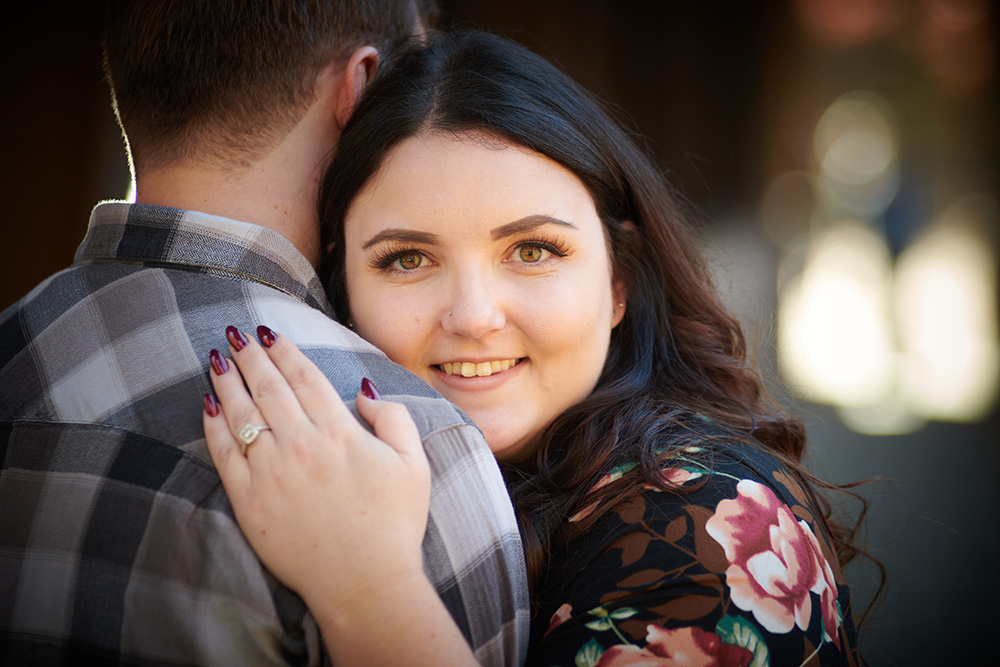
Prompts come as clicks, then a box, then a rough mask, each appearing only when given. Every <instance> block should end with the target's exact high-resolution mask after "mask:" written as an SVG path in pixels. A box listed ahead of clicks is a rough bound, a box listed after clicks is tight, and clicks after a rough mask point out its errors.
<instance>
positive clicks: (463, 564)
mask: <svg viewBox="0 0 1000 667" xmlns="http://www.w3.org/2000/svg"><path fill="white" fill-rule="evenodd" d="M331 314H332V313H331V309H330V305H329V303H328V302H327V299H326V296H325V295H324V292H323V289H322V287H321V285H320V282H319V280H318V278H317V276H316V274H315V272H314V271H313V269H312V267H311V266H310V265H309V263H308V262H307V261H306V260H305V258H303V257H302V256H301V255H300V254H299V253H298V251H297V250H296V249H295V248H294V247H293V246H292V245H291V243H289V242H288V241H287V240H286V239H284V238H283V237H282V236H280V235H278V234H276V233H275V232H273V231H271V230H269V229H266V228H264V227H259V226H255V225H248V224H245V223H241V222H236V221H233V220H227V219H224V218H218V217H214V216H209V215H205V214H201V213H194V212H190V211H180V210H175V209H168V208H159V207H153V206H145V205H138V204H133V205H129V204H124V203H105V204H101V205H99V206H97V208H95V209H94V213H93V216H92V218H91V222H90V229H89V231H88V233H87V237H86V239H85V240H84V242H83V244H82V245H81V246H80V249H79V251H78V252H77V256H76V261H75V262H74V264H73V266H72V267H71V268H69V269H67V270H65V271H63V272H61V273H58V274H56V275H54V276H52V277H51V278H49V279H48V280H46V281H45V282H43V283H42V284H40V285H39V286H38V287H37V288H35V289H34V290H33V291H32V292H31V293H30V294H28V295H27V296H26V297H25V298H24V299H22V300H21V301H20V302H18V303H17V304H15V305H13V306H11V307H10V308H9V309H7V310H6V311H4V312H3V314H2V315H0V462H2V464H3V465H2V468H0V663H2V664H17V665H23V664H45V665H49V664H56V663H60V662H62V663H76V662H80V661H81V660H82V658H84V657H88V656H89V657H91V658H96V659H98V660H101V659H104V660H108V661H112V662H115V663H119V664H141V665H164V664H170V665H188V664H202V665H255V664H285V663H291V664H317V663H328V662H329V659H328V657H327V655H326V651H325V649H324V648H323V646H322V641H321V638H320V634H319V631H318V629H317V626H316V624H315V622H314V621H313V619H312V617H311V616H310V615H309V614H308V610H307V609H306V608H305V605H304V604H303V602H302V600H301V599H300V598H299V597H298V596H296V595H295V594H294V593H292V592H291V591H290V590H288V589H287V588H284V587H283V586H281V585H280V584H278V583H277V582H276V581H275V580H274V578H273V577H272V576H271V575H270V574H269V573H268V572H267V571H266V570H265V569H264V568H263V566H262V565H261V563H260V561H258V560H257V558H256V556H255V555H254V553H253V550H252V549H251V548H250V546H249V544H248V543H247V541H246V539H245V538H244V537H243V535H242V533H241V532H240V530H239V527H238V526H237V524H236V521H235V519H234V517H233V512H232V509H231V507H230V505H229V502H228V500H227V498H226V495H225V493H224V491H223V488H222V485H221V482H220V481H219V477H218V475H217V474H216V472H215V469H214V467H213V466H212V463H211V460H210V458H209V455H208V450H207V449H206V447H205V441H204V434H203V432H202V426H201V400H202V395H203V394H205V393H207V392H209V391H211V385H210V383H209V380H208V373H207V370H206V369H207V363H206V362H207V359H208V353H209V350H211V349H212V348H218V349H228V348H227V347H226V345H227V342H226V338H225V333H224V329H225V327H226V325H229V324H232V325H235V326H237V327H239V328H240V329H241V330H244V331H253V330H254V328H255V326H256V325H257V324H267V325H268V326H270V327H271V328H273V329H275V330H277V331H279V332H281V333H283V334H285V335H286V336H288V337H289V338H290V339H292V340H293V341H295V342H296V343H297V344H298V345H299V346H300V347H301V348H302V349H303V350H304V351H305V352H306V354H307V355H308V356H309V357H310V358H311V359H312V360H313V361H314V362H316V363H317V365H318V366H319V367H320V368H321V369H323V371H324V372H325V373H326V374H327V376H328V377H329V378H330V379H331V380H332V381H333V383H334V385H335V386H336V388H337V390H338V391H339V392H340V394H341V395H342V396H345V397H353V396H355V395H356V392H357V389H358V386H359V384H360V381H361V379H362V377H369V378H371V379H372V380H374V381H375V383H376V384H377V385H378V387H379V388H380V389H381V390H382V393H383V395H384V396H385V397H386V398H391V399H392V400H397V401H401V402H403V403H405V404H406V405H407V407H408V408H409V410H410V413H411V414H412V415H413V417H414V419H415V420H416V422H417V426H418V427H419V429H420V432H421V434H422V435H423V440H424V444H425V447H426V449H427V452H428V455H429V458H430V461H431V469H432V475H433V489H432V495H431V510H430V523H429V527H428V530H427V536H426V539H425V542H424V554H425V566H426V570H427V573H428V575H429V576H430V578H431V580H432V581H433V582H434V584H435V585H436V587H437V590H438V592H439V594H440V595H441V597H442V599H443V600H444V602H445V604H446V605H447V607H448V609H449V611H450V612H451V614H452V616H453V617H454V618H455V621H456V622H457V623H458V626H459V627H460V628H461V630H462V632H463V633H464V634H465V636H466V638H467V639H468V640H469V642H470V643H471V645H472V646H473V648H474V650H475V651H476V656H477V657H478V658H479V660H480V661H481V662H483V663H484V664H491V665H501V664H515V663H518V662H520V661H521V660H523V656H524V654H525V651H526V642H527V636H528V635H527V624H528V611H527V585H526V583H525V574H524V563H523V554H522V552H521V548H520V547H521V545H520V538H519V536H518V533H517V527H516V523H515V521H514V516H513V511H512V509H511V506H510V501H509V499H508V497H507V494H506V490H505V488H504V485H503V482H502V479H501V477H500V474H499V470H498V469H497V465H496V462H495V460H494V459H493V456H492V455H491V453H490V451H489V449H488V448H487V447H486V445H485V443H484V442H483V440H482V436H481V435H480V434H479V433H478V431H477V430H476V429H475V427H474V426H472V425H471V424H470V423H469V421H468V420H467V418H465V417H464V416H463V415H462V414H461V413H460V412H459V411H458V410H457V409H456V408H455V407H454V406H452V405H451V404H450V403H448V402H446V401H445V400H444V399H442V398H440V396H438V395H437V394H435V393H434V392H433V390H431V389H430V388H429V387H428V386H427V385H426V384H424V383H423V382H422V381H420V380H419V379H417V378H416V377H414V376H413V375H411V374H409V373H407V372H406V371H405V370H404V369H402V368H401V367H399V366H397V365H395V364H393V363H392V362H390V361H389V360H388V359H387V358H386V357H385V356H384V355H383V354H382V353H381V352H379V351H378V350H376V349H375V348H373V347H372V346H371V345H369V344H367V343H366V342H364V341H362V340H361V339H359V338H358V337H357V336H355V335H354V334H353V333H351V332H349V331H347V330H346V329H344V328H343V327H342V326H340V325H339V324H337V323H335V322H334V321H333V320H332V319H331V318H330V316H331ZM348 400H350V399H348ZM351 406H352V407H353V403H351ZM319 511H322V510H319ZM326 511H333V512H335V511H337V508H335V507H331V508H326ZM336 566H337V564H336V563H331V564H330V567H336ZM386 576H387V578H391V576H392V573H386ZM385 634H386V637H387V638H390V639H391V637H392V634H393V633H392V628H391V627H387V628H385Z"/></svg>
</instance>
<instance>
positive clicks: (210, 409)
mask: <svg viewBox="0 0 1000 667" xmlns="http://www.w3.org/2000/svg"><path fill="white" fill-rule="evenodd" d="M205 412H207V413H208V416H209V417H215V416H216V415H218V414H219V402H218V401H217V400H215V396H212V395H211V394H205Z"/></svg>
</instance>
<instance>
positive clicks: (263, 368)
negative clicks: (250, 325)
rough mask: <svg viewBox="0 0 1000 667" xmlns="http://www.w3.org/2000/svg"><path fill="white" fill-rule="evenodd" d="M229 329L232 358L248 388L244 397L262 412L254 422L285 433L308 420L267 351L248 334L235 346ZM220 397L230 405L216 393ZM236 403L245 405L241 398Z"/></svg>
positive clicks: (227, 403) (241, 406)
mask: <svg viewBox="0 0 1000 667" xmlns="http://www.w3.org/2000/svg"><path fill="white" fill-rule="evenodd" d="M231 331H232V330H227V338H229V343H230V350H231V351H232V354H233V361H234V362H235V363H236V366H237V367H238V368H239V372H240V375H241V376H242V380H243V381H244V382H245V383H246V386H247V387H248V388H249V390H250V392H249V394H247V395H246V398H248V399H249V400H250V401H251V402H252V403H253V408H254V410H255V411H256V412H257V414H259V415H261V420H260V421H258V422H256V423H258V424H267V425H269V426H271V427H272V428H273V429H275V430H277V431H278V432H288V431H290V430H291V429H292V428H295V427H297V426H299V425H301V424H302V423H303V422H305V421H307V419H308V418H307V416H306V414H305V412H304V411H303V409H302V405H301V404H300V403H299V400H298V398H297V397H296V395H295V392H293V391H292V389H291V387H290V386H289V384H288V381H287V380H286V379H285V377H284V375H283V374H282V373H281V371H279V370H278V368H277V367H276V366H275V365H274V362H273V361H272V360H271V357H270V355H269V354H268V351H266V350H265V349H264V348H263V347H261V346H260V344H259V343H257V342H256V341H255V340H254V339H253V338H251V337H247V336H243V337H242V338H241V339H240V340H238V341H237V342H238V343H239V346H237V345H234V339H235V337H234V336H233V335H231ZM241 335H242V334H241ZM219 399H220V400H222V402H223V403H226V405H227V406H228V407H230V408H232V404H231V403H229V402H227V400H226V398H224V397H223V396H219ZM238 406H239V408H243V407H245V403H244V401H242V400H241V401H240V402H239V404H238ZM240 417H241V418H242V417H243V415H242V414H241V415H240ZM244 423H246V422H244Z"/></svg>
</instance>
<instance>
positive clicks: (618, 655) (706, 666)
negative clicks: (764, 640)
mask: <svg viewBox="0 0 1000 667" xmlns="http://www.w3.org/2000/svg"><path fill="white" fill-rule="evenodd" d="M646 642H647V643H646V646H645V647H644V648H639V647H638V646H631V645H627V644H618V645H616V646H612V647H611V648H609V649H608V650H607V651H605V652H604V655H602V656H601V659H600V660H599V661H598V662H597V667H745V666H746V665H748V664H750V660H751V659H752V658H753V653H751V652H750V651H748V650H747V649H745V648H743V647H742V646H734V645H732V644H723V643H722V640H721V639H719V635H717V634H715V633H714V632H706V631H705V630H702V629H701V628H693V627H692V628H677V629H675V630H667V629H666V628H662V627H660V626H659V625H648V626H646Z"/></svg>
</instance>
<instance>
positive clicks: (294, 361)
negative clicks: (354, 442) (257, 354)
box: [258, 327, 354, 425]
mask: <svg viewBox="0 0 1000 667" xmlns="http://www.w3.org/2000/svg"><path fill="white" fill-rule="evenodd" d="M258 329H260V330H266V331H263V332H262V333H263V334H264V335H262V336H261V340H262V341H269V340H270V341H273V342H272V343H271V344H270V346H269V347H267V348H266V349H267V354H268V356H269V357H270V359H271V361H272V362H273V363H274V366H275V367H276V368H277V369H278V372H280V373H281V375H282V376H283V377H284V379H285V381H286V382H287V384H288V386H289V388H290V389H291V390H292V393H293V394H294V395H295V398H296V399H297V400H298V402H299V405H301V406H302V410H303V411H304V412H305V414H306V416H307V417H308V418H309V420H310V421H311V422H312V423H313V424H316V425H325V424H329V423H330V422H331V421H337V420H343V419H351V420H352V421H353V420H354V416H353V415H352V414H351V412H350V410H348V409H347V406H346V405H345V404H344V401H343V399H342V398H341V397H340V394H338V393H337V390H336V389H334V388H333V385H332V384H331V383H330V380H329V379H328V378H327V377H326V375H324V373H323V371H321V370H320V369H319V368H317V367H316V364H314V363H313V362H312V361H311V360H310V359H309V358H308V357H306V355H304V354H303V353H302V351H301V350H300V349H299V348H298V347H297V346H296V345H295V343H293V342H292V341H290V340H288V339H287V338H285V337H284V336H280V335H278V334H275V333H274V332H273V331H271V330H270V329H267V327H258ZM266 416H267V414H266V413H265V417H266Z"/></svg>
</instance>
